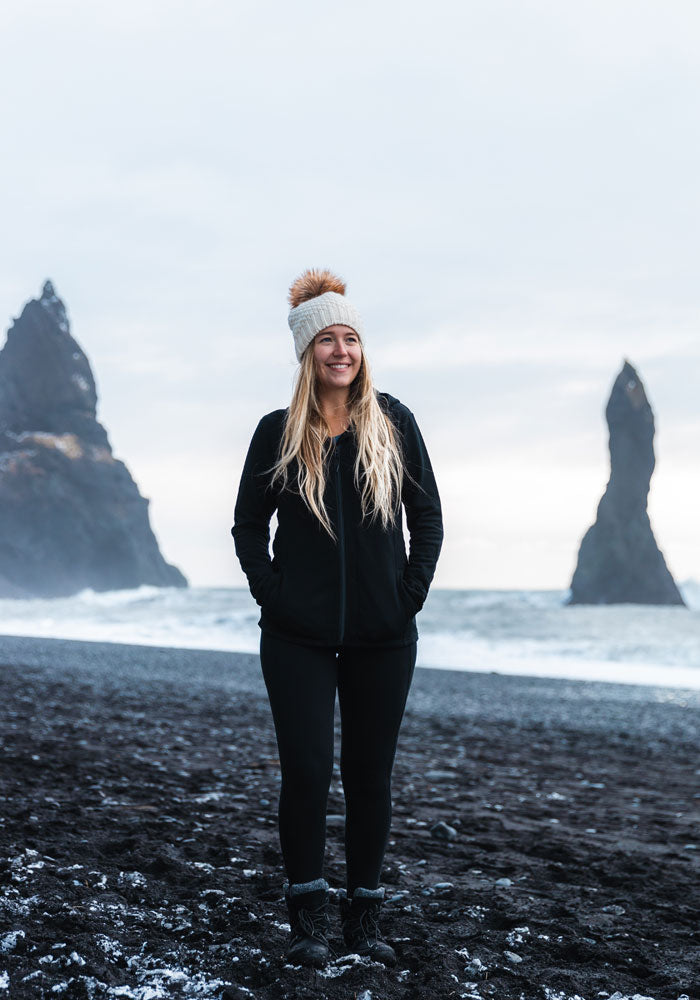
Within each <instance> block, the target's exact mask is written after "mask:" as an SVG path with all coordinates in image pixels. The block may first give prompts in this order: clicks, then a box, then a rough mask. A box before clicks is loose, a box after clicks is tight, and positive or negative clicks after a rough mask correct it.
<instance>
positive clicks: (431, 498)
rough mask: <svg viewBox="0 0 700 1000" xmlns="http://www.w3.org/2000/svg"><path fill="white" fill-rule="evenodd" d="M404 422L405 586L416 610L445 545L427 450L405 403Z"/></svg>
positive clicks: (418, 608) (440, 510) (427, 587)
mask: <svg viewBox="0 0 700 1000" xmlns="http://www.w3.org/2000/svg"><path fill="white" fill-rule="evenodd" d="M402 409H403V417H404V419H403V420H402V422H401V431H402V435H403V449H404V460H405V464H406V473H407V474H404V478H403V484H402V499H403V504H404V508H405V511H406V524H407V526H408V531H409V535H410V545H409V556H408V565H407V567H406V570H405V573H404V578H403V582H404V586H405V588H406V590H407V591H408V593H409V595H410V596H411V598H412V599H413V601H414V603H415V605H416V610H417V611H420V609H421V608H422V607H423V603H424V602H425V599H426V597H427V596H428V589H429V587H430V583H431V581H432V579H433V576H434V574H435V567H436V565H437V561H438V556H439V555H440V549H441V548H442V540H443V526H442V507H441V504H440V495H439V493H438V488H437V484H436V482H435V476H434V475H433V469H432V466H431V464H430V457H429V456H428V450H427V448H426V447H425V442H424V440H423V436H422V434H421V432H420V430H419V428H418V424H417V423H416V418H415V417H414V416H413V413H411V411H410V410H409V409H408V408H407V407H402Z"/></svg>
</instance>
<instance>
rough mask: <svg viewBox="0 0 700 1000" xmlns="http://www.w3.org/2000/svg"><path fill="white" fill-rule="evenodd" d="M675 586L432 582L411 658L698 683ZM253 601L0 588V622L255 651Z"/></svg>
mask: <svg viewBox="0 0 700 1000" xmlns="http://www.w3.org/2000/svg"><path fill="white" fill-rule="evenodd" d="M681 589H682V592H683V596H684V598H685V600H686V603H687V604H688V607H687V608H678V607H647V606H642V605H611V606H574V607H567V606H566V605H565V603H564V602H565V600H566V596H567V592H566V591H563V590H561V591H560V590H541V591H538V590H433V591H431V593H430V595H429V597H428V600H427V602H426V604H425V607H424V608H423V610H422V612H421V613H420V614H419V616H418V632H419V635H420V640H419V643H418V665H419V666H422V667H431V668H451V669H457V670H479V671H496V672H498V673H512V674H525V675H533V676H548V677H568V678H579V679H584V680H585V679H587V680H601V681H617V682H629V683H637V684H659V685H667V686H670V687H692V688H699V687H700V584H698V583H696V582H694V581H690V582H688V583H686V584H685V585H684V586H683V587H682V588H681ZM258 612H259V609H258V606H257V605H256V604H255V602H254V601H253V599H252V598H251V597H250V594H249V593H248V591H247V590H246V589H244V588H232V587H191V588H188V589H184V590H183V589H179V588H159V587H147V586H144V587H139V588H137V589H135V590H120V591H108V592H104V593H96V592H94V591H91V590H85V591H83V592H82V593H80V594H77V595H76V596H74V597H66V598H53V599H33V600H0V634H3V633H4V634H6V635H28V636H44V637H55V638H64V639H88V640H99V641H111V642H123V643H134V644H137V645H149V646H150V645H154V646H177V647H183V648H192V649H219V650H231V651H236V652H251V653H256V652H257V651H258V647H259V635H260V630H259V628H258V625H257V622H258V617H259V614H258ZM1 651H2V640H1V639H0V653H1Z"/></svg>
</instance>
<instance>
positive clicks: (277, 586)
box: [231, 392, 443, 646]
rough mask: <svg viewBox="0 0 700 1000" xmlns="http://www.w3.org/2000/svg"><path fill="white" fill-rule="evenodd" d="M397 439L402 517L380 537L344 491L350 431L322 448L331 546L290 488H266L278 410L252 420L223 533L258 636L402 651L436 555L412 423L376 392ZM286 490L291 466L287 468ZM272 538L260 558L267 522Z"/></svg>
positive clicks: (429, 484)
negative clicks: (256, 608) (273, 522)
mask: <svg viewBox="0 0 700 1000" xmlns="http://www.w3.org/2000/svg"><path fill="white" fill-rule="evenodd" d="M377 399H378V401H379V404H380V406H382V408H383V409H384V410H385V412H387V413H388V415H389V417H390V419H391V420H392V422H393V424H394V426H395V427H396V429H397V430H398V432H399V439H400V442H401V446H402V450H403V455H404V462H405V468H406V471H407V472H408V475H404V479H403V484H402V501H403V509H404V510H405V515H406V524H407V527H408V531H409V535H410V554H409V556H408V557H407V555H406V548H405V544H404V537H403V530H402V524H401V522H402V518H398V517H397V519H396V520H397V523H396V525H395V526H394V527H392V528H389V530H385V529H383V528H382V526H381V521H379V520H377V521H375V522H373V523H370V521H369V520H365V521H364V522H363V521H362V512H361V507H360V495H359V492H358V490H357V489H356V487H355V484H354V482H353V466H354V461H355V456H356V452H357V442H356V439H355V435H354V431H353V430H352V429H350V430H347V431H345V433H344V434H342V435H341V436H340V437H339V438H338V439H337V440H336V441H334V442H331V447H330V450H329V454H328V458H327V463H328V464H327V467H326V469H327V482H326V492H325V494H324V502H325V504H326V510H327V511H328V515H329V517H330V520H331V524H332V525H333V530H334V531H335V533H336V536H337V541H334V540H333V539H332V538H331V537H330V536H329V534H328V533H327V531H326V530H325V529H324V528H323V527H322V525H321V523H320V522H319V520H318V518H317V517H316V516H315V515H314V514H312V513H311V511H310V510H309V509H308V507H307V506H306V504H305V503H304V501H303V500H302V499H301V497H300V496H299V494H298V492H294V488H292V489H290V488H289V486H288V487H287V489H285V490H284V491H282V490H281V489H280V487H279V484H278V483H276V484H275V487H274V488H272V487H271V486H270V478H271V477H270V475H269V470H270V468H271V466H272V465H273V464H274V462H275V461H276V460H277V457H278V449H279V445H280V442H281V438H282V432H283V428H284V420H285V418H286V414H287V411H286V410H274V411H273V412H272V413H268V414H266V415H265V416H264V417H262V419H261V420H260V422H259V424H258V426H257V427H256V429H255V433H254V434H253V439H252V441H251V443H250V447H249V449H248V455H247V457H246V460H245V465H244V467H243V473H242V476H241V482H240V486H239V490H238V498H237V500H236V507H235V512H234V522H235V523H234V525H233V527H232V528H231V534H232V535H233V539H234V543H235V548H236V554H237V555H238V558H239V560H240V563H241V566H242V568H243V572H244V573H245V574H246V577H247V578H248V584H249V586H250V591H251V593H252V595H253V597H254V598H255V600H256V601H257V603H258V604H259V605H260V606H261V616H260V621H259V623H258V624H259V625H260V628H261V629H262V630H263V631H265V632H268V633H270V634H271V635H275V636H278V637H280V638H283V639H287V640H289V641H292V642H298V643H304V644H309V645H318V646H340V645H346V646H404V645H408V644H409V643H411V642H413V641H414V640H415V639H417V637H418V632H417V629H416V621H415V615H416V613H417V612H418V611H419V610H420V609H421V608H422V606H423V603H424V601H425V599H426V597H427V594H428V588H429V587H430V583H431V580H432V579H433V574H434V572H435V565H436V563H437V560H438V556H439V554H440V548H441V546H442V538H443V528H442V511H441V507H440V497H439V495H438V490H437V486H436V483H435V477H434V476H433V470H432V468H431V465H430V459H429V457H428V452H427V450H426V447H425V443H424V441H423V438H422V436H421V433H420V430H419V429H418V425H417V423H416V420H415V417H414V416H413V414H412V413H411V411H410V410H409V409H408V407H406V406H404V404H403V403H401V402H400V401H399V400H398V399H396V398H395V397H394V396H390V395H389V394H388V393H383V392H378V393H377ZM290 473H291V476H290V484H293V483H294V480H295V476H294V463H293V464H292V466H291V467H290ZM275 510H276V511H277V522H278V526H277V531H276V533H275V538H274V541H273V545H272V551H273V557H272V559H270V553H269V542H270V519H271V517H272V514H273V512H274V511H275Z"/></svg>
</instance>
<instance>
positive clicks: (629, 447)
mask: <svg viewBox="0 0 700 1000" xmlns="http://www.w3.org/2000/svg"><path fill="white" fill-rule="evenodd" d="M605 417H606V420H607V422H608V428H609V430H610V479H609V481H608V485H607V487H606V489H605V493H604V495H603V497H602V499H601V501H600V503H599V504H598V514H597V518H596V522H595V524H594V525H593V526H592V527H590V528H589V529H588V531H587V532H586V534H585V535H584V536H583V540H582V542H581V547H580V549H579V553H578V563H577V566H576V570H575V572H574V575H573V579H572V581H571V596H570V599H569V604H684V601H683V598H682V597H681V595H680V592H679V590H678V587H677V586H676V584H675V582H674V579H673V577H672V576H671V573H670V572H669V569H668V567H667V566H666V562H665V560H664V557H663V555H662V554H661V551H660V550H659V547H658V545H657V544H656V539H655V538H654V533H653V531H652V530H651V523H650V521H649V515H648V513H647V497H648V494H649V483H650V481H651V475H652V473H653V471H654V464H655V460H654V414H653V412H652V409H651V406H650V405H649V401H648V400H647V397H646V393H645V391H644V386H643V385H642V381H641V379H640V378H639V376H638V375H637V372H636V371H635V370H634V368H633V367H632V365H631V364H630V363H629V361H625V363H624V365H623V367H622V371H621V372H620V374H619V375H618V376H617V378H616V379H615V384H614V385H613V388H612V392H611V394H610V399H609V401H608V405H607V408H606V410H605Z"/></svg>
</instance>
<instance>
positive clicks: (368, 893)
mask: <svg viewBox="0 0 700 1000" xmlns="http://www.w3.org/2000/svg"><path fill="white" fill-rule="evenodd" d="M353 898H357V899H384V886H383V885H382V886H380V887H379V888H378V889H363V888H362V886H358V887H357V888H356V889H355V891H354V892H353Z"/></svg>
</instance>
